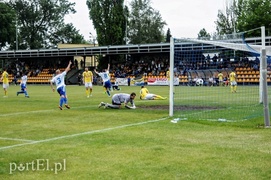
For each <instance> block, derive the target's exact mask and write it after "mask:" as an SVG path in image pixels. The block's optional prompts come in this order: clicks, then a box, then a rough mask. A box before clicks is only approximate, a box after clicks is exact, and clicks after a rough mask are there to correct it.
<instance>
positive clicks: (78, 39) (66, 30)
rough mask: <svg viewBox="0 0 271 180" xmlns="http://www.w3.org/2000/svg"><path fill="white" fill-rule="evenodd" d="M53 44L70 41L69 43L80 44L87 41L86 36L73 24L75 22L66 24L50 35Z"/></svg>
mask: <svg viewBox="0 0 271 180" xmlns="http://www.w3.org/2000/svg"><path fill="white" fill-rule="evenodd" d="M50 42H52V44H57V43H59V42H61V43H68V44H80V43H86V42H85V40H84V37H83V36H82V35H81V34H79V31H78V30H77V29H76V28H75V27H74V26H73V24H71V23H70V24H65V25H64V26H63V27H61V28H60V29H59V30H58V31H57V32H55V33H54V34H52V36H51V37H50Z"/></svg>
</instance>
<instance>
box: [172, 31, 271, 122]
mask: <svg viewBox="0 0 271 180" xmlns="http://www.w3.org/2000/svg"><path fill="white" fill-rule="evenodd" d="M253 31H260V33H261V34H262V36H261V37H258V38H246V37H247V36H249V34H251V32H253ZM258 34H259V33H258ZM170 49H171V50H170V95H169V96H170V101H169V102H170V107H169V115H170V116H174V117H176V118H178V119H185V120H186V119H187V120H208V121H226V122H238V121H247V120H251V119H254V118H261V117H262V118H263V120H264V123H265V126H270V121H269V106H268V89H267V85H268V82H269V81H270V82H271V80H270V78H269V71H267V70H268V69H267V62H268V61H270V60H271V59H270V55H271V46H270V45H269V46H266V41H265V28H264V27H261V28H256V29H254V30H251V31H247V32H242V33H235V34H231V35H224V36H221V37H218V36H217V37H212V38H206V39H204V38H202V39H199V38H198V39H190V38H171V42H170ZM270 75H271V74H270ZM176 77H177V78H179V82H180V83H179V85H178V86H174V84H173V79H174V78H176ZM234 82H236V84H235V83H234Z"/></svg>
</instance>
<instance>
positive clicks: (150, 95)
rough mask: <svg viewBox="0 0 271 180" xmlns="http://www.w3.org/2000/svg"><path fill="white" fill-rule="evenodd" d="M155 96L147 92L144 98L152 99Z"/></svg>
mask: <svg viewBox="0 0 271 180" xmlns="http://www.w3.org/2000/svg"><path fill="white" fill-rule="evenodd" d="M154 97H155V95H154V94H147V95H146V97H145V100H153V99H154Z"/></svg>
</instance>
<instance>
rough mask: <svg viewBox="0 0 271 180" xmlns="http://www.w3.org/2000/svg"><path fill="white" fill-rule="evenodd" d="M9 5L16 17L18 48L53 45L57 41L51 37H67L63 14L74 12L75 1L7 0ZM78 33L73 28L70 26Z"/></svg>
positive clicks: (74, 31)
mask: <svg viewBox="0 0 271 180" xmlns="http://www.w3.org/2000/svg"><path fill="white" fill-rule="evenodd" d="M8 4H9V6H10V7H12V8H13V9H14V11H15V12H16V14H17V17H18V29H19V32H18V34H19V42H20V43H19V46H20V49H26V48H29V49H38V48H48V47H54V46H56V44H57V43H58V42H57V41H56V40H53V39H52V38H51V37H58V39H68V38H67V34H61V33H60V32H63V33H64V32H65V30H64V29H65V28H67V27H68V26H69V25H67V26H66V25H65V23H64V16H65V15H67V14H69V13H75V12H76V11H75V9H74V5H75V3H69V1H68V0H9V3H8ZM70 30H72V31H73V32H70V34H72V33H75V34H77V35H78V32H77V31H76V30H75V29H74V28H70Z"/></svg>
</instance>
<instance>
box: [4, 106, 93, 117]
mask: <svg viewBox="0 0 271 180" xmlns="http://www.w3.org/2000/svg"><path fill="white" fill-rule="evenodd" d="M92 106H94V105H91V106H80V107H71V109H81V108H86V107H92ZM95 106H96V105H95ZM96 107H97V108H98V105H97V106H96ZM64 109H65V108H64ZM52 111H60V110H59V109H58V108H55V109H47V110H37V111H25V112H14V113H9V114H0V117H8V116H19V115H24V114H35V113H47V112H52Z"/></svg>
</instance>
